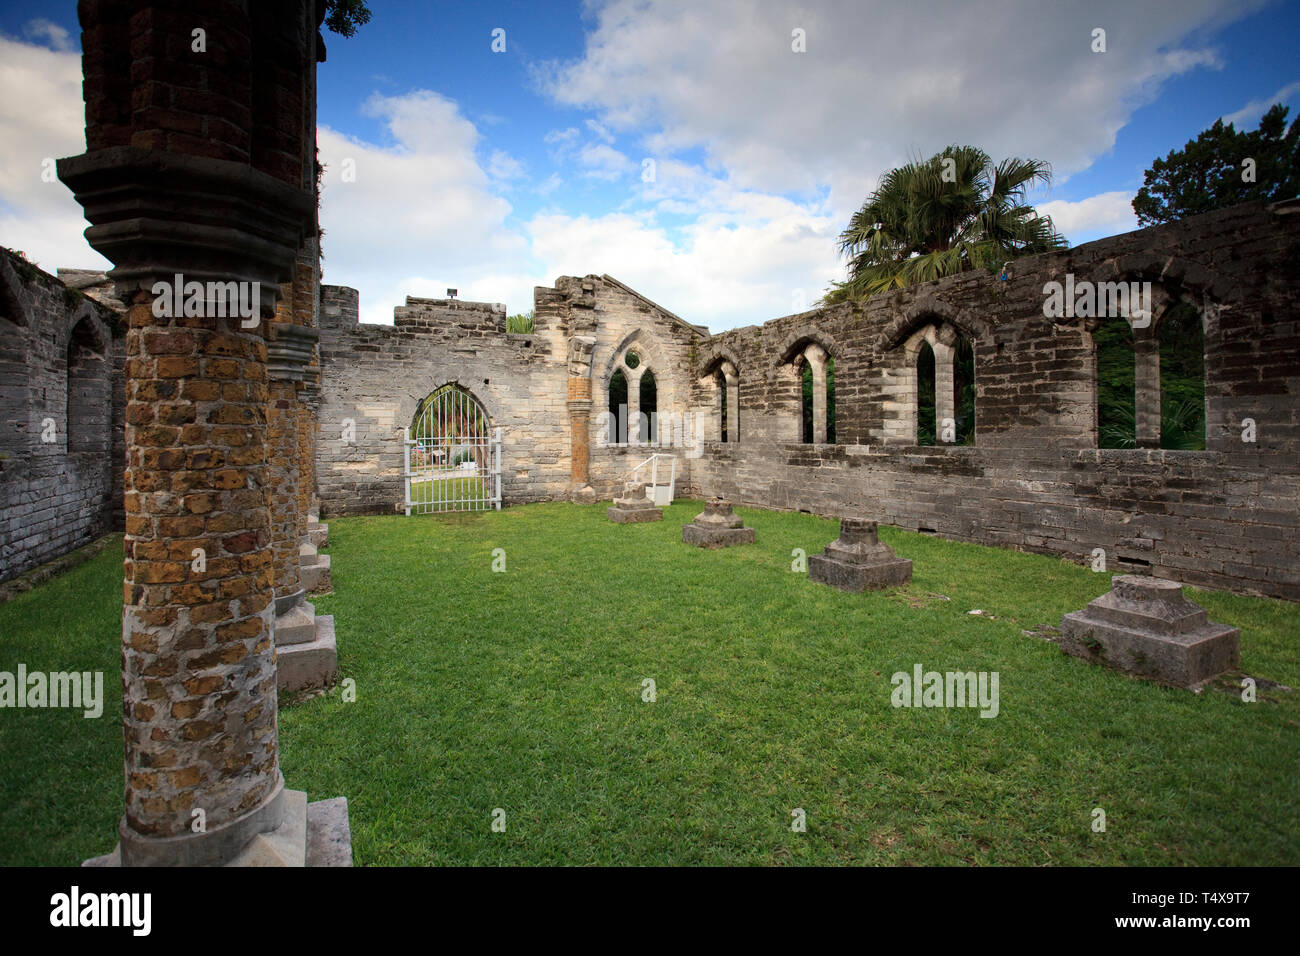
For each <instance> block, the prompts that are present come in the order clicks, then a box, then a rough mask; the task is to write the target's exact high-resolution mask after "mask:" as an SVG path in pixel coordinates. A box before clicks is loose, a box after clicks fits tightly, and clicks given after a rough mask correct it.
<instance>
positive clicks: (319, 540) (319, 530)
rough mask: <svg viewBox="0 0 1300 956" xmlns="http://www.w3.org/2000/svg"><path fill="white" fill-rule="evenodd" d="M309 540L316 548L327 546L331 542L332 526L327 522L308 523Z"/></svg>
mask: <svg viewBox="0 0 1300 956" xmlns="http://www.w3.org/2000/svg"><path fill="white" fill-rule="evenodd" d="M307 542H308V543H309V544H311V545H312V546H313V547H316V548H324V547H327V546H328V545H329V543H330V526H329V525H327V524H309V525H307Z"/></svg>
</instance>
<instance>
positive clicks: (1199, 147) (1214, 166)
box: [1133, 103, 1300, 226]
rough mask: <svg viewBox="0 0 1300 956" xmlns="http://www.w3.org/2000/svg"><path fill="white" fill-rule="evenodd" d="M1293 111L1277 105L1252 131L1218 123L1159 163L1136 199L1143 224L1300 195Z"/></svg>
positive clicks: (1299, 149) (1299, 130) (1298, 134)
mask: <svg viewBox="0 0 1300 956" xmlns="http://www.w3.org/2000/svg"><path fill="white" fill-rule="evenodd" d="M1288 112H1289V110H1288V109H1287V108H1286V107H1285V106H1283V105H1282V104H1281V103H1275V104H1274V105H1273V106H1272V108H1271V109H1269V111H1268V112H1267V113H1265V114H1264V116H1263V117H1262V118H1261V119H1260V121H1259V128H1258V129H1256V130H1254V131H1250V132H1248V131H1242V132H1240V133H1239V132H1237V130H1236V129H1235V128H1234V126H1233V124H1232V123H1229V124H1228V125H1227V126H1224V125H1223V120H1222V119H1219V120H1216V121H1215V123H1214V125H1213V126H1211V127H1210V128H1209V129H1207V130H1204V131H1203V132H1201V134H1200V135H1198V136H1197V137H1196V139H1193V140H1188V142H1187V145H1186V146H1184V147H1183V148H1182V149H1175V150H1170V152H1169V155H1168V156H1166V157H1165V158H1164V159H1157V160H1156V161H1155V162H1154V163H1152V164H1151V168H1150V169H1148V170H1147V171H1146V177H1145V180H1144V184H1143V186H1142V188H1141V189H1139V190H1138V193H1137V195H1136V196H1134V197H1133V211H1134V212H1135V213H1137V217H1138V222H1139V223H1141V224H1142V225H1144V226H1153V225H1156V224H1157V223H1162V222H1171V221H1173V220H1175V219H1182V218H1184V217H1186V216H1195V215H1197V214H1199V213H1203V212H1209V211H1211V210H1212V209H1223V208H1225V207H1227V206H1235V205H1236V204H1237V203H1242V202H1247V201H1248V200H1252V199H1255V200H1259V199H1264V200H1270V201H1273V200H1279V199H1291V198H1293V197H1295V196H1297V195H1300V119H1297V120H1295V121H1294V122H1293V123H1292V124H1291V127H1290V128H1289V129H1288V128H1287V125H1286V117H1287V113H1288Z"/></svg>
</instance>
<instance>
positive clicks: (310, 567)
mask: <svg viewBox="0 0 1300 956" xmlns="http://www.w3.org/2000/svg"><path fill="white" fill-rule="evenodd" d="M299 576H300V578H301V580H302V586H303V588H304V589H305V590H307V591H308V592H309V593H311V594H324V593H326V592H327V591H330V590H332V589H333V584H332V583H331V581H330V556H329V555H328V554H317V555H313V556H312V559H311V563H310V564H304V565H303V566H302V570H301V571H300V572H299Z"/></svg>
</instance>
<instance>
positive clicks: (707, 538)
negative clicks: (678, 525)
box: [682, 497, 754, 549]
mask: <svg viewBox="0 0 1300 956" xmlns="http://www.w3.org/2000/svg"><path fill="white" fill-rule="evenodd" d="M682 541H684V542H685V543H686V544H693V545H695V546H696V547H697V548H710V549H712V548H728V547H731V546H732V545H735V544H753V543H754V529H753V528H746V527H745V522H744V519H742V518H741V517H740V515H738V514H736V513H735V512H734V511H732V510H731V502H730V501H728V500H727V499H726V498H717V497H714V498H710V499H709V500H708V501H707V502H705V504H704V510H703V511H701V512H700V513H699V514H697V515H696V516H695V520H694V521H693V522H691V523H690V524H684V525H682Z"/></svg>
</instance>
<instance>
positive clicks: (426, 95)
mask: <svg viewBox="0 0 1300 956" xmlns="http://www.w3.org/2000/svg"><path fill="white" fill-rule="evenodd" d="M370 5H371V9H372V10H373V12H374V19H373V20H372V21H371V22H370V23H369V24H367V25H366V26H364V27H362V28H361V30H360V31H359V32H358V34H357V36H355V37H353V38H352V39H344V38H342V37H339V36H336V35H334V34H327V35H326V42H327V44H328V49H329V58H328V61H327V62H326V63H325V64H323V65H322V66H321V68H320V72H319V81H320V93H319V124H320V133H319V137H320V146H321V153H322V158H323V160H324V161H325V162H326V165H327V167H328V170H329V172H328V173H327V176H326V185H325V192H324V196H323V201H322V225H323V226H324V228H325V230H326V237H325V242H324V251H325V263H324V268H325V281H326V282H331V283H338V284H343V285H351V286H355V287H357V288H358V289H360V290H361V301H362V314H363V318H364V319H365V320H368V321H391V317H392V309H393V307H394V306H395V305H398V304H400V302H401V301H402V299H403V297H404V296H405V295H407V294H414V295H441V294H442V293H443V291H444V290H445V289H446V288H447V287H449V286H454V287H457V288H459V289H460V290H461V295H462V297H464V298H471V299H480V300H484V301H494V302H505V303H506V305H507V307H508V308H509V310H510V311H511V312H516V311H525V310H527V309H528V308H530V307H531V305H532V301H531V300H532V292H531V290H532V287H533V286H534V285H539V284H545V285H549V284H551V283H552V282H553V281H554V279H555V278H556V277H557V276H558V275H566V274H568V275H583V274H587V273H597V274H599V273H604V272H608V273H610V274H612V275H614V276H616V277H617V278H619V279H621V280H622V281H624V282H626V283H628V284H629V285H631V286H633V287H634V288H636V289H638V290H640V291H642V292H644V293H645V294H646V295H648V296H649V297H650V298H652V299H654V300H656V301H658V302H661V303H662V304H664V305H665V306H667V307H668V308H670V309H672V310H673V311H675V312H677V313H678V314H680V315H682V316H683V317H685V318H687V319H689V320H690V321H692V322H698V323H701V324H705V325H708V326H709V327H710V328H712V329H713V330H714V331H719V330H722V329H726V328H732V327H735V326H738V325H748V324H755V323H759V322H762V321H765V320H767V319H770V318H773V317H776V316H779V315H784V314H788V313H790V312H793V311H798V310H801V309H804V308H807V307H810V306H811V305H812V304H813V303H814V302H815V300H816V298H817V297H818V296H819V295H820V293H821V292H822V291H823V290H824V289H825V288H826V286H827V284H828V283H829V282H830V281H831V280H832V279H836V278H841V277H842V275H843V262H842V260H841V259H840V258H839V256H838V254H837V251H836V245H835V238H836V236H837V234H838V233H839V231H840V230H841V229H842V228H843V227H844V225H845V223H846V222H847V219H848V216H849V215H850V214H851V213H852V211H853V209H855V208H856V207H857V206H858V205H860V204H861V202H862V201H863V199H864V198H865V197H866V195H867V193H868V192H870V190H871V188H872V187H873V186H874V185H875V182H876V180H877V178H878V177H879V176H880V175H881V174H882V173H883V172H885V171H886V170H887V169H889V168H890V167H892V166H894V165H897V164H899V163H901V162H905V161H907V159H909V158H911V157H914V156H918V155H928V154H931V153H933V152H935V151H937V150H938V149H940V148H942V147H943V146H945V145H947V144H948V143H950V142H961V143H971V144H974V145H978V146H980V147H982V148H983V149H985V150H986V151H988V152H989V153H990V154H992V155H993V156H994V158H995V159H997V158H1001V157H1003V156H1007V155H1020V156H1033V157H1036V158H1041V159H1046V160H1048V161H1049V162H1051V163H1052V164H1053V167H1054V169H1055V172H1056V178H1055V181H1054V183H1053V184H1052V186H1051V187H1050V189H1047V190H1044V191H1043V192H1041V193H1039V194H1037V195H1035V196H1034V197H1033V199H1034V201H1035V202H1036V204H1037V205H1039V207H1040V209H1042V210H1043V211H1046V212H1049V213H1050V214H1051V215H1052V216H1053V217H1054V219H1055V220H1056V221H1057V224H1058V226H1059V227H1060V228H1061V229H1062V231H1064V232H1065V233H1066V235H1067V237H1068V238H1069V239H1070V240H1071V242H1072V243H1075V244H1077V243H1080V242H1085V241H1088V240H1090V239H1094V238H1099V237H1101V236H1105V235H1111V234H1114V233H1117V232H1122V231H1126V230H1128V229H1132V228H1135V227H1136V222H1135V221H1134V219H1133V216H1132V211H1131V208H1130V207H1129V205H1128V204H1129V202H1130V201H1131V199H1132V196H1133V194H1134V193H1135V192H1136V190H1137V188H1138V187H1139V186H1140V185H1141V183H1142V174H1143V170H1145V169H1146V168H1147V167H1148V166H1149V165H1150V163H1151V161H1152V160H1153V159H1154V158H1155V157H1157V156H1163V155H1164V154H1165V153H1167V152H1168V151H1169V150H1170V149H1173V148H1177V147H1181V146H1182V145H1183V144H1184V143H1185V142H1186V141H1187V140H1188V139H1189V138H1192V137H1194V136H1195V135H1196V134H1197V133H1198V132H1199V131H1200V130H1202V129H1204V128H1205V127H1207V126H1209V125H1210V124H1211V123H1213V122H1214V120H1215V119H1216V118H1218V117H1220V116H1223V117H1226V118H1233V119H1236V120H1237V123H1238V126H1239V127H1240V126H1243V125H1245V126H1248V127H1252V128H1253V126H1254V125H1255V124H1256V123H1257V122H1258V118H1259V116H1260V115H1261V114H1262V112H1263V111H1264V109H1265V108H1267V106H1268V105H1269V104H1270V103H1271V102H1273V101H1275V100H1278V99H1280V100H1282V101H1283V102H1285V103H1287V104H1288V105H1290V106H1291V107H1292V111H1293V115H1294V112H1295V110H1296V109H1297V107H1300V58H1298V57H1297V56H1296V54H1295V47H1294V37H1295V36H1296V35H1297V34H1298V33H1300V4H1297V3H1295V2H1289V3H1283V2H1271V3H1270V2H1263V0H1231V2H1229V0H1180V2H1177V3H1175V2H1164V3H1150V2H1133V0H1127V2H1121V0H1095V2H1088V3H1077V4H1062V3H1043V2H1039V0H1000V2H996V3H995V2H992V0H989V2H987V3H982V4H981V3H967V2H938V0H875V2H864V0H808V2H805V3H789V2H781V0H712V2H709V3H698V2H695V3H685V2H667V0H601V2H591V3H586V4H582V3H568V2H549V3H548V2H540V0H532V2H517V3H495V2H488V0H484V2H476V3H464V4H450V3H439V4H436V5H435V4H430V3H427V2H418V0H371V4H370ZM75 7H76V5H75V3H73V2H48V0H47V2H30V0H9V2H7V3H6V5H5V6H4V9H3V11H2V12H0V34H2V36H0V244H4V245H7V246H10V247H13V248H18V249H23V250H24V251H26V252H27V253H28V255H29V256H31V257H32V258H33V259H34V260H35V261H38V262H39V263H40V264H41V265H42V266H43V267H44V268H46V269H48V270H50V271H53V270H54V268H55V267H57V266H87V265H91V264H100V265H104V264H105V263H104V260H102V259H101V258H100V257H99V256H98V255H97V254H96V253H94V252H93V250H90V249H89V247H88V246H86V244H85V242H84V240H83V239H81V238H80V232H81V230H82V229H84V227H85V223H84V221H82V220H81V219H80V215H79V211H78V209H77V207H76V204H75V202H74V201H73V200H72V198H71V196H70V194H69V193H68V191H67V189H66V188H65V187H63V186H61V185H60V184H57V183H54V184H43V183H41V182H40V181H39V167H40V162H41V159H42V158H44V157H48V156H64V155H70V154H73V153H77V152H80V151H81V150H82V149H84V140H83V139H82V138H81V124H82V120H83V114H82V106H81V93H80V84H79V64H78V60H77V55H76V54H77V50H78V27H77V24H76V9H75ZM1097 27H1101V28H1103V29H1105V30H1106V51H1105V52H1104V53H1096V52H1093V51H1092V49H1091V47H1092V45H1093V39H1092V31H1093V30H1094V29H1095V28H1097ZM496 29H501V30H504V31H505V35H504V41H505V47H506V49H505V52H503V53H501V52H493V50H492V44H493V31H494V30H496ZM796 29H799V30H802V31H803V35H804V38H805V48H806V50H805V52H802V53H797V52H795V51H794V50H792V31H794V30H796ZM345 170H346V171H347V172H348V174H349V175H347V176H345V175H344V172H345ZM652 173H653V175H651V174H652Z"/></svg>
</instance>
